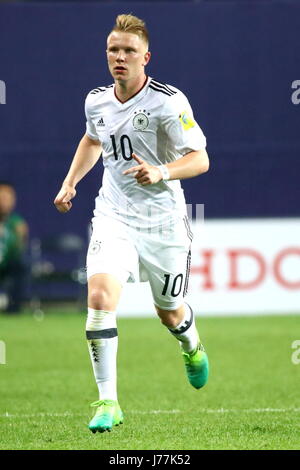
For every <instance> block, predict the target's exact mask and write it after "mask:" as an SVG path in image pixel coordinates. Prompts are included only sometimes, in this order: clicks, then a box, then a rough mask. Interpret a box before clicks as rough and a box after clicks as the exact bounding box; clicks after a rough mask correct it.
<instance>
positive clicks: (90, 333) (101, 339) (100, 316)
mask: <svg viewBox="0 0 300 470" xmlns="http://www.w3.org/2000/svg"><path fill="white" fill-rule="evenodd" d="M86 337H87V343H88V348H89V353H90V357H91V361H92V366H93V371H94V376H95V379H96V383H97V386H98V390H99V399H100V400H118V398H117V350H118V331H117V322H116V313H115V312H107V311H105V310H94V309H92V308H88V316H87V321H86Z"/></svg>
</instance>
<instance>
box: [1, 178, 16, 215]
mask: <svg viewBox="0 0 300 470" xmlns="http://www.w3.org/2000/svg"><path fill="white" fill-rule="evenodd" d="M15 203H16V194H15V191H14V189H13V188H11V187H10V186H6V185H1V186H0V215H8V214H10V212H11V211H12V210H13V208H14V207H15Z"/></svg>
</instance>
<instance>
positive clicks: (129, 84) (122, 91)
mask: <svg viewBox="0 0 300 470" xmlns="http://www.w3.org/2000/svg"><path fill="white" fill-rule="evenodd" d="M147 78H148V77H147V76H146V75H145V74H143V75H141V76H140V77H137V78H136V79H135V80H134V81H131V80H127V81H123V80H116V82H115V83H116V87H115V94H116V97H117V98H118V100H119V101H121V102H122V103H124V102H125V101H128V100H129V99H130V98H132V97H133V96H134V95H136V94H137V93H138V92H139V91H141V89H142V88H143V87H144V85H145V83H146V81H147Z"/></svg>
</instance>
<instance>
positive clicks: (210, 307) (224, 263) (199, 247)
mask: <svg viewBox="0 0 300 470" xmlns="http://www.w3.org/2000/svg"><path fill="white" fill-rule="evenodd" d="M191 227H192V231H193V233H194V240H193V245H192V263H191V274H190V282H189V291H188V295H187V297H186V300H187V302H189V303H190V304H191V306H192V307H193V309H194V312H195V314H196V315H200V314H201V315H213V314H217V315H246V314H273V313H283V314H284V313H300V219H298V218H297V219H244V220H243V219H235V220H209V221H206V222H205V223H204V224H202V223H194V224H191ZM118 313H119V315H120V316H145V315H151V316H152V315H154V314H155V313H154V307H153V303H152V297H151V291H150V287H149V284H148V283H137V284H129V283H128V284H127V285H126V286H125V288H124V290H123V294H122V298H121V303H120V306H119V309H118Z"/></svg>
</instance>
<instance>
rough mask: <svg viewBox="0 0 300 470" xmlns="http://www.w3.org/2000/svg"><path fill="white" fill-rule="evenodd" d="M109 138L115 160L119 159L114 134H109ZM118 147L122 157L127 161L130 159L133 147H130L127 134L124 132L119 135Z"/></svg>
mask: <svg viewBox="0 0 300 470" xmlns="http://www.w3.org/2000/svg"><path fill="white" fill-rule="evenodd" d="M110 138H111V142H112V146H113V150H114V156H115V160H119V155H118V152H117V144H116V139H115V136H114V135H110ZM120 147H121V153H122V158H123V159H124V160H127V161H129V160H132V154H133V148H132V144H131V141H130V139H129V137H128V135H126V134H124V135H122V136H121V138H120Z"/></svg>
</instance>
